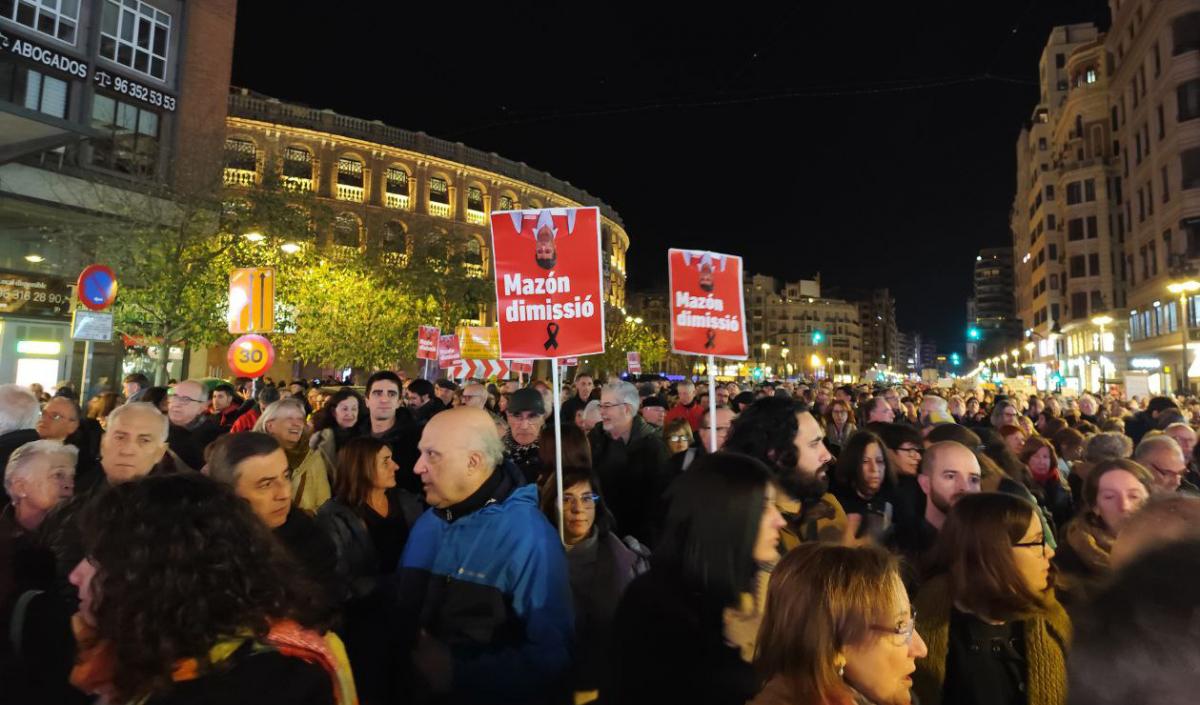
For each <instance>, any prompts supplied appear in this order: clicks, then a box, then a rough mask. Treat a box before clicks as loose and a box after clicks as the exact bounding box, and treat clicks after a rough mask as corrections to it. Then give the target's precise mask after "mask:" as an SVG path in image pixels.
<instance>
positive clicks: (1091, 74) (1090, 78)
mask: <svg viewBox="0 0 1200 705" xmlns="http://www.w3.org/2000/svg"><path fill="white" fill-rule="evenodd" d="M1083 80H1084V81H1086V82H1087V83H1095V82H1096V69H1092V68H1090V69H1088V70H1087V73H1086V74H1085V75H1084V79H1083Z"/></svg>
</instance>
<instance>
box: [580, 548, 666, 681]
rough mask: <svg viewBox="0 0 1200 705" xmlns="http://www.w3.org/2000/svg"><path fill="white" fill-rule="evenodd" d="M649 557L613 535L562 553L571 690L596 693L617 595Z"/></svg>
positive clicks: (604, 665) (642, 569) (603, 669)
mask: <svg viewBox="0 0 1200 705" xmlns="http://www.w3.org/2000/svg"><path fill="white" fill-rule="evenodd" d="M648 559H649V552H648V551H647V550H646V549H645V547H643V546H639V545H637V544H636V543H635V544H634V545H633V546H629V545H626V543H625V542H623V541H621V539H619V538H617V537H616V536H615V535H613V533H612V532H609V531H604V532H593V534H592V536H590V537H588V538H586V539H584V540H583V541H582V542H580V543H578V544H576V545H574V546H572V547H571V549H570V550H569V551H567V570H568V572H569V573H570V576H571V596H572V598H573V600H572V602H573V604H574V607H575V658H574V668H573V675H572V683H571V687H572V689H573V690H576V691H580V690H585V691H586V690H596V689H597V688H599V687H600V684H601V681H602V677H603V674H604V673H605V672H606V671H607V670H608V668H607V664H608V656H609V653H610V651H611V644H612V631H613V617H614V616H615V615H616V612H617V605H618V604H619V603H620V600H621V595H623V594H624V593H625V589H626V588H628V587H629V584H630V583H631V582H633V579H634V578H636V577H637V576H639V575H641V574H642V573H644V572H646V570H647V569H648V568H649V565H650V564H649V560H648Z"/></svg>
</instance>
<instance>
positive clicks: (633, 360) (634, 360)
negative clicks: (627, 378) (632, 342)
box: [625, 352, 642, 375]
mask: <svg viewBox="0 0 1200 705" xmlns="http://www.w3.org/2000/svg"><path fill="white" fill-rule="evenodd" d="M625 362H626V363H627V366H628V367H629V374H631V375H640V374H641V373H642V355H641V353H638V352H627V353H625Z"/></svg>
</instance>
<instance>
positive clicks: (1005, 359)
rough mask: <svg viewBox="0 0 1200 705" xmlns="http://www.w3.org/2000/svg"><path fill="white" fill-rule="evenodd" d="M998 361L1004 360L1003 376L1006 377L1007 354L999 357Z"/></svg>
mask: <svg viewBox="0 0 1200 705" xmlns="http://www.w3.org/2000/svg"><path fill="white" fill-rule="evenodd" d="M1000 359H1002V360H1004V375H1005V376H1006V377H1007V376H1008V353H1007V352H1006V353H1004V354H1003V355H1001V356H1000Z"/></svg>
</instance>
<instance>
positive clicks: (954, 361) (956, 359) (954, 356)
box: [950, 353, 962, 367]
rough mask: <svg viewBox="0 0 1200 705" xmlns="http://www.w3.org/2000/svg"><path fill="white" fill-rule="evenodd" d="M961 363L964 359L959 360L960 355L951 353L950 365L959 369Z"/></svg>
mask: <svg viewBox="0 0 1200 705" xmlns="http://www.w3.org/2000/svg"><path fill="white" fill-rule="evenodd" d="M960 362H962V359H961V358H959V356H958V353H950V364H951V365H954V366H955V367H958V365H959V363H960Z"/></svg>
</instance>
